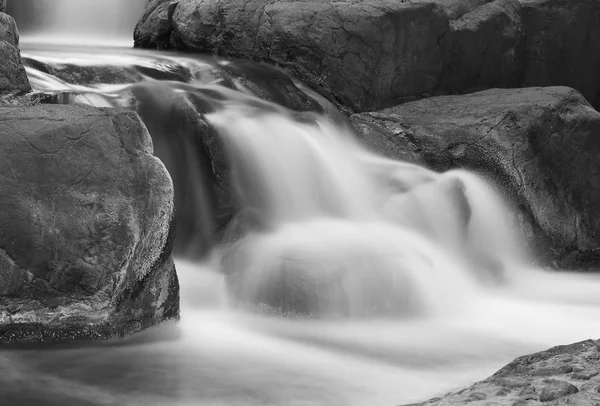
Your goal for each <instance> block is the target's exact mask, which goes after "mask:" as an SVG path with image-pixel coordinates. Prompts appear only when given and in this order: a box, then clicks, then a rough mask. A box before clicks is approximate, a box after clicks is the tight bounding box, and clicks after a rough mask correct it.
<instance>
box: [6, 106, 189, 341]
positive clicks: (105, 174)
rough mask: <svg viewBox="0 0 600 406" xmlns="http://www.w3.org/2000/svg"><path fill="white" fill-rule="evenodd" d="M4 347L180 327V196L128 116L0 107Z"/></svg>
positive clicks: (80, 110)
mask: <svg viewBox="0 0 600 406" xmlns="http://www.w3.org/2000/svg"><path fill="white" fill-rule="evenodd" d="M0 123H1V125H0V189H1V190H2V194H0V342H4V343H6V342H15V341H54V340H64V339H69V340H71V339H105V338H111V337H118V336H123V335H126V334H130V333H133V332H135V331H138V330H140V329H143V328H145V327H148V326H151V325H154V324H157V323H159V322H161V321H163V320H167V319H173V318H178V315H179V293H178V292H179V287H178V282H177V275H176V273H175V268H174V265H173V261H172V259H171V256H170V253H171V247H172V244H173V239H174V223H173V217H174V213H173V186H172V182H171V180H170V178H169V175H168V173H167V171H166V169H165V168H164V166H163V164H162V163H161V162H160V161H159V160H158V159H157V158H155V157H154V156H153V155H152V142H151V140H150V137H149V135H148V133H147V131H146V130H145V127H144V126H143V124H142V123H141V121H140V119H139V118H138V117H137V115H135V113H133V112H131V111H125V110H118V109H95V108H91V107H83V106H52V105H39V106H33V107H2V108H0Z"/></svg>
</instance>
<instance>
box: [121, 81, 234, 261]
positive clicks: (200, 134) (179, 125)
mask: <svg viewBox="0 0 600 406" xmlns="http://www.w3.org/2000/svg"><path fill="white" fill-rule="evenodd" d="M182 86H183V85H182ZM186 89H188V90H189V91H190V92H189V93H184V92H177V91H175V90H174V89H173V88H172V87H170V86H168V85H165V84H164V83H161V82H158V81H157V82H145V83H139V84H136V85H134V86H132V87H131V92H132V95H133V96H134V99H135V103H134V105H133V106H132V107H135V108H136V109H137V112H138V114H139V115H140V116H141V117H142V119H143V120H144V123H145V125H146V127H147V128H148V131H149V132H150V135H151V136H152V140H153V143H154V150H155V154H156V156H157V157H158V158H160V160H161V161H162V162H164V164H165V166H166V168H167V169H168V171H169V173H170V175H171V177H172V179H173V183H174V185H175V205H176V215H177V218H178V220H179V221H178V226H177V245H176V252H177V253H178V254H180V255H184V256H198V255H200V256H202V255H204V254H205V253H207V252H208V250H209V249H210V248H211V246H212V241H213V240H214V239H215V233H219V232H222V231H223V229H224V228H225V227H226V226H227V225H228V224H229V222H230V221H231V219H232V218H233V216H234V214H235V212H236V211H237V210H238V206H237V202H236V200H235V199H234V195H233V194H234V191H233V190H232V188H231V180H230V175H231V168H230V166H229V162H228V161H227V157H226V155H225V149H224V148H225V146H224V144H223V142H222V141H221V140H220V139H219V137H218V135H217V134H216V132H215V131H214V130H213V129H212V128H210V127H209V126H208V124H206V122H205V121H204V120H203V119H202V114H203V113H206V112H207V110H206V109H207V108H209V105H210V103H208V104H202V103H201V102H202V100H201V99H200V96H201V95H195V94H194V93H192V92H194V91H195V89H193V88H192V87H187V88H186Z"/></svg>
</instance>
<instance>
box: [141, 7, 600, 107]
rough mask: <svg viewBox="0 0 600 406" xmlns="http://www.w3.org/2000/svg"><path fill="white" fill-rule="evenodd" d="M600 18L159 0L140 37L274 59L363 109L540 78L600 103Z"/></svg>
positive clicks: (589, 12) (565, 12)
mask: <svg viewBox="0 0 600 406" xmlns="http://www.w3.org/2000/svg"><path fill="white" fill-rule="evenodd" d="M169 16H170V18H169ZM599 16H600V5H599V4H598V2H596V1H591V0H586V1H577V2H573V1H569V0H471V1H467V0H451V1H441V0H423V1H412V2H405V1H392V0H386V1H379V0H378V1H349V2H334V1H330V0H328V1H314V0H313V1H297V0H286V1H275V0H250V1H246V0H224V1H211V0H179V1H170V2H167V1H160V0H159V1H151V2H149V3H148V5H147V9H146V12H145V14H144V16H143V17H142V19H141V20H140V22H139V23H138V27H137V29H136V32H135V44H136V46H140V47H152V48H157V47H158V48H161V47H166V46H168V47H170V48H183V49H189V50H194V51H199V52H209V53H216V54H219V55H226V56H234V57H241V58H248V59H254V60H264V61H269V62H272V63H275V64H278V65H281V66H283V67H286V68H288V69H289V70H290V71H291V72H293V73H294V74H296V75H298V76H299V77H301V78H302V79H303V80H305V81H306V82H307V83H308V84H309V85H311V86H313V87H314V88H316V89H319V91H320V92H321V93H323V94H324V95H326V96H327V97H329V99H330V100H335V101H337V102H338V103H339V104H340V105H341V106H344V107H349V108H351V109H354V110H356V111H364V110H372V109H376V108H382V107H387V106H391V105H393V104H395V103H397V102H398V101H400V100H407V99H411V98H420V97H423V96H426V95H431V94H448V93H457V92H460V93H462V92H466V91H470V90H481V89H486V88H492V87H520V86H540V85H542V86H547V85H565V86H570V87H574V88H576V89H577V90H579V91H580V92H582V93H583V95H584V96H585V97H586V98H587V99H588V100H589V101H590V102H591V103H592V104H594V105H598V100H597V94H598V93H599V91H600V76H599V75H600V74H599V73H598V69H597V66H598V61H599V60H600V49H598V48H599V47H600V45H598V41H595V40H594V38H597V37H598V36H599V35H600V32H599V31H598V30H600V28H599V27H600V25H599V24H596V23H595V22H596V21H597V20H598V18H599ZM167 37H168V42H167Z"/></svg>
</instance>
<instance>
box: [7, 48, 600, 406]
mask: <svg viewBox="0 0 600 406" xmlns="http://www.w3.org/2000/svg"><path fill="white" fill-rule="evenodd" d="M25 44H27V41H25ZM23 57H24V58H25V61H26V64H27V72H28V75H29V77H30V80H31V83H32V86H33V87H34V89H35V90H37V91H39V92H45V93H46V96H45V97H46V100H48V101H52V102H55V103H86V104H91V105H95V106H100V107H119V106H123V107H132V108H137V109H138V111H139V112H140V115H141V117H142V119H143V120H144V122H145V123H146V126H147V127H148V128H149V130H150V132H151V134H152V136H153V139H154V143H155V147H156V148H157V150H159V151H160V152H161V153H163V154H164V157H165V158H164V160H165V161H166V160H168V159H171V160H172V161H173V162H171V164H173V165H174V166H173V167H174V168H176V169H180V171H178V172H177V174H175V171H174V170H173V171H172V176H173V177H174V178H175V177H176V176H181V177H182V179H183V180H181V182H182V183H180V185H184V186H185V187H182V188H180V190H182V191H183V192H181V193H183V194H184V197H188V198H189V199H190V202H191V203H190V205H191V207H192V209H193V210H192V211H190V212H186V216H187V217H186V220H187V222H188V224H187V225H184V227H185V226H190V228H189V230H188V232H189V236H191V237H190V238H189V242H190V244H191V246H192V248H193V247H196V249H197V250H198V251H202V255H201V256H202V259H201V260H197V261H190V260H183V259H179V260H178V261H176V262H177V269H178V274H179V277H180V285H181V297H182V314H181V321H180V322H179V323H167V324H165V325H162V326H159V327H157V328H154V329H151V330H149V331H146V332H143V333H141V334H138V335H136V336H134V337H131V338H128V339H126V340H124V341H121V342H114V343H97V344H81V345H79V344H77V345H70V346H69V345H58V346H56V345H54V346H42V347H27V348H11V349H6V348H3V349H0V366H2V368H3V371H2V373H0V399H2V400H5V401H6V404H39V405H124V404H126V405H256V406H259V405H261V406H262V405H264V406H267V405H291V406H296V405H298V406H300V405H302V406H305V405H315V406H316V405H348V406H354V405H356V406H358V405H399V404H403V403H408V402H412V401H420V400H425V399H427V398H429V397H433V396H436V395H441V394H443V393H444V392H446V391H449V390H453V389H456V388H458V387H460V386H462V385H466V384H470V383H472V382H474V381H476V380H481V379H484V378H486V377H487V376H488V375H490V374H491V373H492V372H494V371H495V370H497V369H498V368H500V367H501V366H503V365H504V364H506V363H508V362H509V361H511V360H512V359H513V358H515V357H516V356H519V355H523V354H526V353H530V352H534V351H539V350H542V349H545V348H547V347H549V346H553V345H558V344H566V343H570V342H574V341H579V340H583V339H588V338H598V337H600V325H599V324H598V323H597V317H598V314H599V311H600V296H599V295H598V293H597V292H598V291H600V278H599V277H598V276H596V275H579V274H572V273H549V272H546V271H543V270H541V269H536V268H534V267H533V266H532V265H531V263H532V260H531V258H529V257H528V254H527V252H526V251H525V250H524V249H523V248H522V247H523V244H522V241H521V240H520V238H519V236H518V233H517V230H516V228H515V226H514V225H513V223H512V220H511V219H512V216H511V215H510V207H507V205H506V204H505V202H503V201H502V198H501V196H499V194H498V193H497V192H496V191H495V190H494V188H493V187H492V186H490V185H488V184H487V183H486V182H485V181H484V180H482V179H480V178H479V177H477V176H475V175H474V174H471V173H468V172H463V171H455V172H449V173H446V174H438V173H434V172H431V171H429V170H427V169H425V168H421V167H419V166H416V165H412V164H408V163H403V162H395V161H391V160H388V159H384V158H381V157H379V156H377V155H376V154H374V153H371V152H368V151H366V150H365V149H364V148H363V147H362V146H361V145H360V143H359V142H358V141H357V139H356V138H355V137H354V134H353V133H352V131H351V130H349V129H348V126H347V125H346V124H345V123H344V121H343V117H341V115H340V114H339V113H337V112H336V111H335V109H334V108H333V107H332V106H331V105H329V104H328V103H327V102H326V101H324V100H322V99H321V98H319V97H318V96H317V95H314V94H312V93H309V95H308V96H307V97H306V98H296V99H293V100H292V101H291V102H290V100H289V99H288V98H286V95H285V94H280V93H277V92H276V91H275V90H273V89H271V90H269V89H270V88H269V86H268V80H267V81H266V82H265V83H263V84H264V86H262V87H261V86H260V85H261V82H260V81H258V82H257V81H256V80H254V79H256V78H257V77H258V78H259V79H260V78H261V77H263V76H261V75H254V76H253V78H254V79H252V80H250V79H248V75H244V72H250V71H252V72H255V73H256V72H260V71H261V69H263V67H260V66H259V65H253V64H248V63H247V62H241V61H227V60H216V59H213V58H195V57H192V56H189V55H185V56H183V55H177V54H161V53H153V52H134V51H130V50H126V49H118V48H97V49H94V50H91V51H90V50H82V49H77V48H71V49H66V48H56V47H47V46H44V47H40V46H32V45H26V46H25V47H24V50H23ZM264 69H266V68H264ZM240 72H241V73H240ZM264 77H266V78H267V79H268V78H269V75H268V74H265V75H264ZM257 83H258V85H257ZM285 83H287V82H285ZM290 83H295V85H296V86H297V88H298V89H302V85H301V84H300V83H298V82H295V81H290ZM286 86H289V84H286ZM261 89H262V90H264V89H267V90H266V92H263V91H262V90H261ZM276 90H277V91H279V90H281V88H277V89H276ZM265 94H266V95H267V96H269V97H265ZM261 96H262V97H261ZM265 99H268V100H265ZM285 102H289V103H292V102H293V103H295V104H296V105H300V106H307V108H306V109H297V110H296V111H294V110H292V109H288V108H286V107H283V106H282V105H283V104H284V103H285ZM188 110H189V111H190V112H191V113H189V114H187V113H186V114H183V113H182V111H188ZM200 116H202V117H203V118H204V119H205V120H206V122H207V123H208V124H210V125H211V126H212V127H213V128H215V129H216V130H217V132H218V134H219V136H220V137H221V138H222V141H223V144H224V147H225V150H226V153H227V157H228V160H229V163H230V165H231V167H232V172H233V174H234V175H233V179H232V180H233V186H232V187H233V188H234V189H235V191H236V195H237V196H238V199H239V201H240V206H241V207H240V211H239V216H238V217H236V218H235V219H234V220H236V221H237V223H236V222H232V223H231V224H232V225H231V226H230V227H229V228H228V229H227V230H225V232H224V234H225V235H226V236H227V237H228V238H225V239H224V240H223V241H225V242H224V243H221V240H217V239H216V237H215V233H213V231H214V230H213V229H212V228H211V227H213V226H214V225H213V224H209V225H207V223H210V221H211V220H210V219H212V218H213V215H212V212H211V209H210V206H211V205H214V202H212V200H211V199H209V198H207V197H206V195H207V194H209V192H208V189H209V187H208V186H207V185H206V184H205V182H206V177H205V176H204V175H202V173H201V171H200V172H198V174H197V176H196V175H195V172H194V168H197V167H198V164H199V163H198V162H196V161H195V159H200V158H198V157H196V156H195V155H193V154H188V153H186V152H183V151H190V149H191V148H192V147H193V146H194V145H196V144H193V143H190V142H189V140H190V137H191V136H192V135H193V134H195V131H197V129H198V127H195V126H194V125H191V124H194V122H193V120H192V119H191V118H193V117H200ZM190 123H191V124H190ZM158 135H160V137H159V136H158ZM176 142H177V143H181V144H177V148H175V147H174V144H175V143H176ZM161 159H163V158H161ZM165 163H166V162H165ZM167 166H169V165H167ZM200 166H202V165H200ZM182 174H183V175H182ZM177 184H178V183H177V181H176V185H177ZM180 198H182V197H181V196H180ZM197 219H201V221H196V220H197ZM235 224H241V225H242V226H243V227H240V228H239V229H237V228H236V227H234V226H235ZM209 226H210V227H209ZM213 239H214V241H213ZM188 245H189V244H188ZM186 248H188V249H189V246H188V247H186ZM315 286H317V287H318V288H315Z"/></svg>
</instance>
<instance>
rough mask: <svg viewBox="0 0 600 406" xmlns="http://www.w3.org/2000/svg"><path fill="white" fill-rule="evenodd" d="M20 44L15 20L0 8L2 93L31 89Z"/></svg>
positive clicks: (0, 88)
mask: <svg viewBox="0 0 600 406" xmlns="http://www.w3.org/2000/svg"><path fill="white" fill-rule="evenodd" d="M0 9H1V7H0ZM18 46H19V31H18V30H17V25H16V23H15V20H14V19H13V18H12V17H11V16H9V15H8V14H5V13H3V12H2V11H1V10H0V95H1V94H3V93H16V92H29V91H31V86H30V85H29V79H27V74H26V72H25V67H24V66H23V63H22V62H21V52H20V51H19V48H18Z"/></svg>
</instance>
